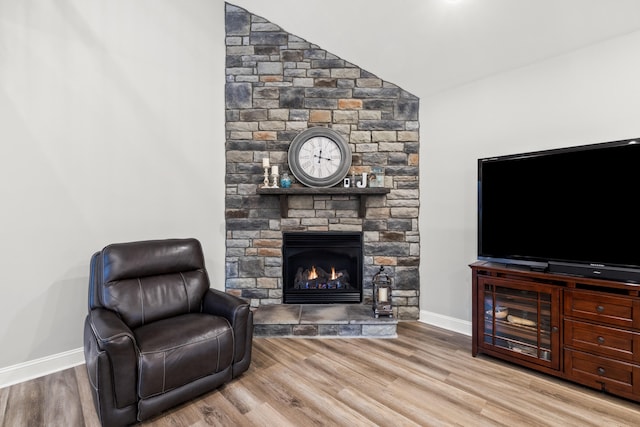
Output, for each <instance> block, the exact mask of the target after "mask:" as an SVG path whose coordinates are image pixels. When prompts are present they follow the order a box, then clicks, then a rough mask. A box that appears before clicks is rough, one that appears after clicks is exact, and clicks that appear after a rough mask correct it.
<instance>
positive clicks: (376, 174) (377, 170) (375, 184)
mask: <svg viewBox="0 0 640 427" xmlns="http://www.w3.org/2000/svg"><path fill="white" fill-rule="evenodd" d="M369 187H372V188H383V187H384V168H383V167H382V166H373V167H372V168H371V175H369Z"/></svg>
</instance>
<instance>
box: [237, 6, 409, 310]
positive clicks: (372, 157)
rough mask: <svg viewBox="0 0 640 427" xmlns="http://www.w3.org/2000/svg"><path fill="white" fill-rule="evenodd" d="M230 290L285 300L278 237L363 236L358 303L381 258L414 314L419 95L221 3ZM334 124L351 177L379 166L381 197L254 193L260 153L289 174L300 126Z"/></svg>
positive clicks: (397, 296)
mask: <svg viewBox="0 0 640 427" xmlns="http://www.w3.org/2000/svg"><path fill="white" fill-rule="evenodd" d="M226 52H227V53H226V85H225V103H226V150H225V151H226V167H227V170H226V198H225V214H226V248H227V249H226V284H225V286H226V290H227V292H230V293H233V294H235V295H238V296H240V297H242V298H245V299H247V300H250V301H251V304H252V306H254V307H257V306H259V305H264V304H280V303H282V233H283V232H285V231H361V232H363V235H364V241H365V243H364V248H363V253H364V272H363V277H364V283H363V287H364V298H365V301H366V302H369V301H370V299H371V278H372V277H373V275H374V274H375V273H376V272H377V271H378V268H379V266H381V265H384V266H385V271H388V272H389V273H390V274H391V275H392V276H393V277H394V291H393V302H394V305H395V310H396V314H397V316H398V317H399V318H400V319H416V318H418V316H419V303H418V301H419V289H420V280H419V273H418V267H419V261H420V249H419V246H420V234H419V231H418V212H419V204H420V193H419V181H418V163H419V155H418V153H419V122H418V107H419V100H418V98H417V97H415V96H414V95H411V94H410V93H408V92H406V91H405V90H403V89H401V88H399V87H397V86H396V85H394V84H391V83H389V82H386V81H384V80H382V79H380V78H378V77H377V76H376V75H375V74H373V73H370V72H368V71H365V70H363V69H361V68H359V67H357V66H356V65H354V64H351V63H349V62H348V61H345V60H344V59H341V58H339V57H337V56H335V55H332V54H331V53H329V52H327V51H326V50H323V49H321V48H320V47H318V46H316V45H314V44H312V43H309V42H307V41H306V40H304V39H302V38H300V37H297V36H295V35H293V34H290V33H288V32H286V31H284V30H283V29H282V28H280V27H279V26H278V25H276V24H274V23H271V22H269V21H267V20H266V19H264V18H261V17H259V16H256V15H253V14H251V13H250V12H248V11H246V10H244V9H241V8H239V7H236V6H233V5H231V4H226ZM313 126H324V127H329V128H332V129H334V130H336V131H337V132H340V133H341V134H342V135H343V136H344V137H345V138H346V140H347V141H348V142H349V144H350V147H351V150H352V155H353V160H352V168H351V172H352V173H353V174H354V175H356V176H360V175H361V174H362V173H363V172H368V173H370V172H371V168H372V167H376V166H379V167H382V168H383V169H384V173H385V181H384V183H385V187H387V188H389V189H391V191H390V193H389V194H387V195H386V196H369V197H368V198H367V209H366V215H365V217H364V218H360V217H359V216H358V207H359V199H358V196H354V195H347V194H345V195H300V196H289V210H288V217H287V218H281V215H280V204H279V198H278V197H277V196H267V195H258V194H257V193H256V190H257V189H258V187H259V186H261V185H262V181H263V173H264V170H263V168H262V159H263V158H265V157H267V158H269V160H270V163H271V164H272V165H279V167H280V171H281V172H283V171H288V166H287V150H288V148H289V144H290V142H291V141H292V140H293V138H294V137H295V136H296V135H297V134H298V133H299V132H301V131H303V130H305V129H308V128H310V127H313Z"/></svg>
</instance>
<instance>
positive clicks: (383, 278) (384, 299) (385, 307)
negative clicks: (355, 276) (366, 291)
mask: <svg viewBox="0 0 640 427" xmlns="http://www.w3.org/2000/svg"><path fill="white" fill-rule="evenodd" d="M372 282H373V315H374V316H375V318H376V319H377V318H378V317H380V316H389V317H393V305H392V304H391V290H392V288H391V277H389V276H388V275H387V274H386V273H385V272H384V266H380V271H378V272H377V273H376V274H375V275H374V276H373V280H372Z"/></svg>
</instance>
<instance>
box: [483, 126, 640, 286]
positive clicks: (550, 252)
mask: <svg viewBox="0 0 640 427" xmlns="http://www.w3.org/2000/svg"><path fill="white" fill-rule="evenodd" d="M638 195H640V139H631V140H623V141H613V142H607V143H601V144H591V145H583V146H578V147H570V148H563V149H555V150H546V151H537V152H531V153H522V154H515V155H507V156H501V157H491V158H483V159H479V160H478V258H479V259H483V260H493V261H499V262H506V263H514V264H523V265H528V266H530V267H533V268H540V269H549V268H551V269H552V270H554V271H555V272H560V273H568V274H578V275H586V276H596V277H603V278H611V279H619V280H624V281H631V282H635V281H637V280H638V278H639V277H640V276H639V275H638V274H640V209H638V208H637V207H636V204H637V201H638ZM558 266H560V267H558Z"/></svg>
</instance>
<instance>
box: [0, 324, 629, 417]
mask: <svg viewBox="0 0 640 427" xmlns="http://www.w3.org/2000/svg"><path fill="white" fill-rule="evenodd" d="M0 419H1V420H2V424H0V425H2V426H3V427H16V426H29V427H34V426H46V427H52V426H64V427H69V426H90V427H93V426H99V423H98V420H97V417H96V415H95V411H94V408H93V402H92V400H91V396H90V394H89V390H88V385H87V377H86V371H85V367H84V365H81V366H77V367H75V368H72V369H68V370H65V371H61V372H57V373H54V374H51V375H48V376H45V377H42V378H38V379H35V380H32V381H27V382H25V383H21V384H17V385H14V386H11V387H6V388H4V389H0ZM141 425H142V426H145V427H147V426H153V427H165V426H172V427H181V426H269V427H271V426H279V427H281V426H311V425H315V426H453V425H458V426H510V427H514V426H563V427H564V426H581V427H582V426H638V425H640V405H638V404H636V403H633V402H630V401H627V400H624V399H619V398H616V397H613V396H609V395H605V394H602V393H600V392H598V391H595V390H590V389H587V388H583V387H581V386H578V385H575V384H572V383H569V382H565V381H562V380H559V379H556V378H552V377H549V376H546V375H542V374H537V373H535V372H532V371H530V370H526V369H523V368H519V367H517V366H513V365H509V364H507V363H504V362H501V361H498V360H496V359H492V358H489V357H487V356H478V357H477V358H473V357H471V340H470V338H469V337H466V336H463V335H459V334H455V333H452V332H449V331H445V330H442V329H438V328H435V327H433V326H429V325H425V324H422V323H419V322H400V323H399V324H398V338H397V339H366V338H353V339H332V338H320V339H308V338H256V339H254V347H253V361H252V365H251V368H250V369H249V371H247V372H246V373H245V374H244V375H243V376H242V377H240V378H238V379H236V380H234V381H233V382H231V383H229V384H227V385H225V386H223V387H221V388H220V389H219V390H217V391H214V392H212V393H209V394H207V395H204V396H202V397H200V398H199V399H196V400H194V401H192V402H190V403H188V404H185V405H182V406H180V407H178V408H176V409H174V410H172V411H170V412H168V413H166V414H164V415H163V416H161V417H158V418H156V419H153V420H150V421H147V422H144V423H142V424H141Z"/></svg>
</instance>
